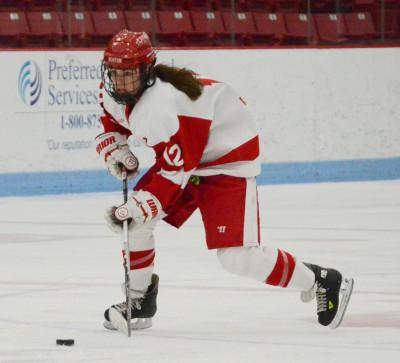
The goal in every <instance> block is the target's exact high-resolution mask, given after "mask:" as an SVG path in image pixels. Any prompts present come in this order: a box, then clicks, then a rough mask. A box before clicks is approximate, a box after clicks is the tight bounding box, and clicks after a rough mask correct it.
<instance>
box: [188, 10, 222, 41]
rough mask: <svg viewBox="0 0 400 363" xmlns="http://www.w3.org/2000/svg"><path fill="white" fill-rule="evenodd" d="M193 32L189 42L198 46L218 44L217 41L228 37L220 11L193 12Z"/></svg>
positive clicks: (189, 34)
mask: <svg viewBox="0 0 400 363" xmlns="http://www.w3.org/2000/svg"><path fill="white" fill-rule="evenodd" d="M191 16H192V21H193V28H194V29H193V32H192V33H188V34H187V38H188V41H189V42H190V43H196V44H205V45H206V44H212V45H215V44H217V39H219V38H220V37H224V36H226V35H227V33H226V31H225V28H224V23H223V21H222V16H221V13H220V12H219V11H197V10H196V11H191Z"/></svg>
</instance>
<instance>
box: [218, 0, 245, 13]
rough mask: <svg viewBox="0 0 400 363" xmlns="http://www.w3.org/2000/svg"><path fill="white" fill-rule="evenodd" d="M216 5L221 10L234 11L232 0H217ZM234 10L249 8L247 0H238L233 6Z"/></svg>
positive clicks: (242, 10) (239, 10)
mask: <svg viewBox="0 0 400 363" xmlns="http://www.w3.org/2000/svg"><path fill="white" fill-rule="evenodd" d="M216 7H217V9H219V10H221V11H232V1H231V0H216ZM233 10H234V11H237V12H244V11H246V10H247V4H246V0H236V1H235V3H234V7H233Z"/></svg>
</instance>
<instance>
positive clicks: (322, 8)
mask: <svg viewBox="0 0 400 363" xmlns="http://www.w3.org/2000/svg"><path fill="white" fill-rule="evenodd" d="M338 5H339V1H338V2H336V1H335V0H313V1H310V6H311V9H310V10H311V12H312V13H313V14H315V13H326V14H330V13H335V12H336V6H338ZM303 10H304V11H305V12H307V5H305V6H303Z"/></svg>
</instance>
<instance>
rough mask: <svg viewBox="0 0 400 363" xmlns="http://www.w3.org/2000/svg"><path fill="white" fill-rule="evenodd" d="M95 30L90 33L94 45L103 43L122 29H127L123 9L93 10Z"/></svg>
mask: <svg viewBox="0 0 400 363" xmlns="http://www.w3.org/2000/svg"><path fill="white" fill-rule="evenodd" d="M92 17H93V25H94V31H93V33H91V34H90V33H89V36H90V37H91V39H92V42H93V43H94V45H96V44H97V45H103V44H107V42H108V41H109V40H110V39H111V38H112V36H113V35H114V34H116V33H118V32H119V31H120V30H122V29H126V27H127V25H126V23H125V17H124V13H123V12H122V11H92Z"/></svg>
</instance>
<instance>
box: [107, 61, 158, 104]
mask: <svg viewBox="0 0 400 363" xmlns="http://www.w3.org/2000/svg"><path fill="white" fill-rule="evenodd" d="M138 68H139V75H138V76H136V75H135V74H132V77H131V78H130V77H129V76H124V81H125V83H126V84H129V83H131V82H132V83H135V82H137V81H138V78H139V83H140V85H139V88H138V89H137V91H136V92H134V93H132V92H127V93H120V92H118V90H117V84H116V81H115V77H113V76H112V72H113V71H115V70H116V69H115V68H111V67H109V66H108V65H107V63H106V62H104V61H103V62H102V64H101V79H102V82H103V87H104V90H105V91H106V92H107V94H108V95H109V96H110V97H111V98H113V99H114V101H115V102H117V103H119V104H123V105H127V104H129V105H135V104H136V102H137V101H138V100H139V98H140V96H141V95H142V93H143V92H144V90H145V89H146V88H148V87H150V86H152V85H153V84H154V80H153V77H152V76H151V75H152V73H153V65H148V64H141V65H140V66H139V67H138Z"/></svg>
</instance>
